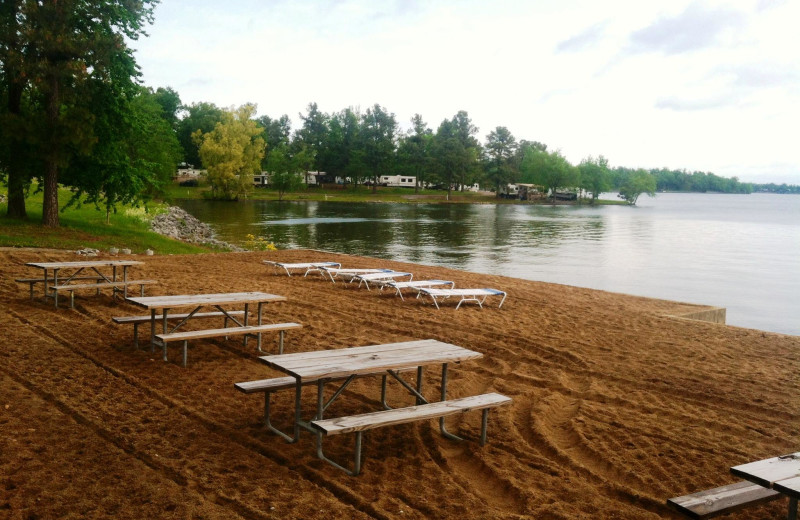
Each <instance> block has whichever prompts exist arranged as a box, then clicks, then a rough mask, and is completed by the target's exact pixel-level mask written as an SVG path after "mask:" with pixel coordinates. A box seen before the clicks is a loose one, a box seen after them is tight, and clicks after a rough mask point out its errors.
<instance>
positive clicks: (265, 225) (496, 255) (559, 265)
mask: <svg viewBox="0 0 800 520" xmlns="http://www.w3.org/2000/svg"><path fill="white" fill-rule="evenodd" d="M178 204H179V205H180V206H181V207H183V208H184V209H185V210H187V211H188V212H190V213H191V214H192V215H194V216H196V217H197V218H199V219H200V220H202V221H204V222H207V223H209V224H210V225H211V226H213V227H214V228H215V229H216V230H217V233H218V236H219V238H220V239H222V240H225V241H227V242H231V243H237V244H241V243H243V242H244V241H245V236H246V235H247V234H248V233H249V234H253V235H256V236H263V237H265V238H266V239H268V240H271V241H273V242H274V243H275V245H276V246H278V247H279V248H313V249H324V250H328V251H336V252H341V253H349V254H355V255H364V256H372V257H378V258H387V259H394V260H402V261H409V262H417V263H422V264H430V265H441V266H446V267H452V268H457V269H463V270H467V271H475V272H480V273H489V274H502V275H507V276H513V277H517V278H524V279H528V280H539V281H543V282H553V283H561V284H567V285H575V286H580V287H589V288H593V289H602V290H606V291H613V292H620V293H627V294H635V295H640V296H651V297H656V298H663V299H669V300H677V301H683V302H691V303H699V304H704V305H714V306H719V307H725V308H726V309H727V322H728V324H730V325H737V326H741V327H748V328H755V329H762V330H769V331H774V332H782V333H786V334H793V335H800V196H796V195H771V194H751V195H716V194H715V195H708V194H677V193H666V194H659V195H658V196H657V197H655V198H649V197H646V196H643V197H642V198H640V199H639V202H638V206H637V207H627V206H598V207H587V206H580V207H577V206H576V207H572V206H555V207H554V206H528V205H493V204H483V205H467V204H452V205H437V204H351V203H336V202H300V203H298V202H264V201H249V202H244V203H229V202H209V201H198V200H186V201H179V202H178Z"/></svg>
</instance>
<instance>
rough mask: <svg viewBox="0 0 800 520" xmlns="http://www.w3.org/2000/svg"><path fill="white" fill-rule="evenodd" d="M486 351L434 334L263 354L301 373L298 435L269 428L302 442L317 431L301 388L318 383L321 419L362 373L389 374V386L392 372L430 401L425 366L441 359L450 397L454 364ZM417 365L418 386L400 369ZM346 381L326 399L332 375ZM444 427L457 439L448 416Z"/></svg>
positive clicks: (278, 367) (270, 363)
mask: <svg viewBox="0 0 800 520" xmlns="http://www.w3.org/2000/svg"><path fill="white" fill-rule="evenodd" d="M482 356H483V354H481V353H480V352H475V351H473V350H469V349H466V348H463V347H459V346H456V345H451V344H449V343H443V342H441V341H437V340H433V339H424V340H417V341H405V342H401V343H388V344H383V345H370V346H365V347H350V348H344V349H336V350H318V351H313V352H299V353H295V354H283V355H279V356H262V357H260V358H259V359H260V360H261V361H262V362H264V363H265V364H267V365H268V366H270V367H272V368H274V369H276V370H279V371H281V372H284V373H286V374H288V375H290V376H292V377H294V378H295V381H296V385H295V415H294V430H293V434H292V435H287V434H286V433H284V432H282V431H280V430H278V429H277V428H274V427H273V426H272V425H271V424H269V421H267V425H268V426H269V428H270V429H271V430H272V431H273V432H275V433H277V434H279V435H280V436H282V437H283V438H284V439H286V440H287V441H289V442H297V440H298V439H299V436H300V430H301V429H305V430H307V431H311V432H313V433H317V431H316V430H315V429H313V428H311V427H310V421H305V420H304V419H303V413H302V412H303V411H302V409H301V399H300V396H301V390H302V387H303V385H304V384H308V383H309V382H316V383H317V410H316V414H315V415H314V420H321V419H322V418H323V412H324V411H325V409H326V408H328V407H329V406H330V405H331V404H332V403H333V401H334V400H335V399H336V398H337V397H338V396H339V395H340V394H341V393H342V392H343V391H344V389H345V388H347V386H348V385H349V384H350V383H351V382H352V381H353V380H354V379H355V378H356V377H361V376H365V375H381V376H383V377H384V379H383V385H384V390H385V384H386V379H385V378H386V376H390V377H392V378H393V379H396V380H397V381H398V382H400V384H401V385H402V386H403V387H404V388H405V389H406V390H408V391H409V393H411V394H412V395H414V396H415V397H416V399H417V404H421V403H427V402H428V401H427V400H426V399H425V398H424V397H423V396H422V368H423V367H424V366H425V365H433V364H441V365H442V378H441V399H442V401H445V400H446V399H447V370H448V365H449V364H450V363H460V362H461V361H467V360H470V359H478V358H480V357H482ZM413 368H416V369H417V378H416V388H415V387H413V386H412V385H410V384H409V383H407V382H406V381H404V380H403V379H402V378H401V377H400V375H399V372H402V371H406V370H408V369H413ZM342 379H344V382H343V383H342V384H341V386H340V387H339V388H338V389H337V390H336V392H335V393H334V395H333V397H332V398H331V399H330V400H329V401H327V402H325V401H324V394H325V384H326V383H328V382H331V381H332V380H339V381H341V380H342ZM439 426H440V429H441V432H442V434H443V435H445V436H446V437H450V438H457V437H455V436H454V435H452V434H450V433H448V432H447V430H446V429H445V427H444V419H443V418H442V419H440V421H439ZM320 443H321V436H320V435H317V447H318V452H319V451H320Z"/></svg>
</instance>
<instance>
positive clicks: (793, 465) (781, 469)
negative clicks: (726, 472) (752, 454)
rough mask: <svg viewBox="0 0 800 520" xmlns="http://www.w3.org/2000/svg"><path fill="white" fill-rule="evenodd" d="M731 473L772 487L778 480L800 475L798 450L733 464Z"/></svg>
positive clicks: (799, 454) (799, 453)
mask: <svg viewBox="0 0 800 520" xmlns="http://www.w3.org/2000/svg"><path fill="white" fill-rule="evenodd" d="M731 473H733V474H734V475H736V476H738V477H742V478H744V479H747V480H749V481H751V482H755V483H756V484H761V485H762V486H764V487H772V485H773V484H774V483H775V482H776V481H778V480H784V479H788V478H794V477H800V452H796V453H790V454H788V455H780V456H778V457H773V458H771V459H765V460H759V461H756V462H749V463H747V464H741V465H739V466H734V467H732V468H731Z"/></svg>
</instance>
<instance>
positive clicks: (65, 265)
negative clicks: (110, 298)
mask: <svg viewBox="0 0 800 520" xmlns="http://www.w3.org/2000/svg"><path fill="white" fill-rule="evenodd" d="M143 263H144V262H140V261H138V260H84V261H79V262H28V263H27V264H25V265H27V266H29V267H38V268H40V269H69V268H70V267H74V268H80V267H114V266H117V267H126V266H129V265H139V264H143Z"/></svg>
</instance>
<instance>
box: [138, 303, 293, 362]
mask: <svg viewBox="0 0 800 520" xmlns="http://www.w3.org/2000/svg"><path fill="white" fill-rule="evenodd" d="M126 301H128V302H130V303H132V304H133V305H136V306H138V307H144V308H145V309H148V310H149V311H150V344H151V345H152V346H155V344H156V322H157V321H158V319H161V321H162V331H163V334H171V333H173V332H175V331H176V330H178V329H179V328H180V327H181V326H183V325H184V324H185V323H186V322H187V321H189V320H190V319H191V318H192V317H193V316H194V315H195V314H197V313H198V312H199V311H200V310H201V309H203V307H214V308H216V309H217V310H218V311H219V312H221V313H222V314H223V315H224V316H225V317H226V318H227V319H229V320H231V321H232V322H233V323H235V324H236V325H237V326H238V327H247V321H248V314H249V309H250V305H252V304H256V305H257V306H258V311H257V314H256V315H257V317H258V325H259V326H260V325H262V319H263V312H262V311H263V306H264V304H266V303H271V302H282V301H286V297H285V296H278V295H277V294H269V293H265V292H238V293H213V294H180V295H173V296H142V297H132V298H127V299H126ZM223 306H224V307H225V308H223ZM238 307H244V318H243V321H239V320H238V319H236V316H237V315H238V314H235V313H231V312H230V311H231V310H235V309H236V308H238ZM187 308H188V309H192V310H191V311H190V312H189V313H188V314H187V315H186V317H185V318H183V320H181V321H180V322H179V323H178V324H177V325H175V326H174V327H173V328H172V329H171V330H170V329H169V327H168V324H167V320H168V318H169V311H170V310H173V309H187ZM257 337H258V349H259V351H260V350H261V334H258V336H257ZM245 344H247V336H245ZM165 349H166V346H165Z"/></svg>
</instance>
